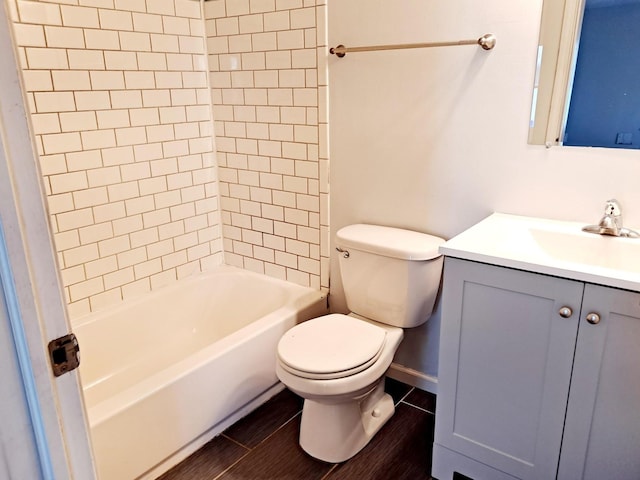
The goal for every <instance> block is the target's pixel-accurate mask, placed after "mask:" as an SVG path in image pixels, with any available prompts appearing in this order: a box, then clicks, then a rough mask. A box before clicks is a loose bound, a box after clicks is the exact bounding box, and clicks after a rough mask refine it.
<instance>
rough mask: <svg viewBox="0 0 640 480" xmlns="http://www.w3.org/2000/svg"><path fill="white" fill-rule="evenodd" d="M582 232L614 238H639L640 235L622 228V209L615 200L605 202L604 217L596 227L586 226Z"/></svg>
mask: <svg viewBox="0 0 640 480" xmlns="http://www.w3.org/2000/svg"><path fill="white" fill-rule="evenodd" d="M582 231H584V232H588V233H598V234H600V235H611V236H614V237H629V238H640V234H639V233H638V232H636V231H634V230H631V229H629V228H625V227H623V226H622V209H621V208H620V204H619V203H618V201H617V200H616V199H613V198H612V199H611V200H607V203H606V205H605V207H604V215H603V217H602V218H601V219H600V222H599V223H598V225H587V226H586V227H583V228H582Z"/></svg>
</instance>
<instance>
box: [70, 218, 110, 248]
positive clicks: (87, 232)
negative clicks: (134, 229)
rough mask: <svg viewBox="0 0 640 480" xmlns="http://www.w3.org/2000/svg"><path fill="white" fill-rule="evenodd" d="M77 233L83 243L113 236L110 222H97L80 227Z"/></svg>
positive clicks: (95, 241)
mask: <svg viewBox="0 0 640 480" xmlns="http://www.w3.org/2000/svg"><path fill="white" fill-rule="evenodd" d="M78 233H79V234H80V242H81V243H82V244H83V245H86V244H89V243H92V244H95V243H97V242H99V241H101V240H106V239H107V238H113V227H112V225H111V222H105V223H98V224H95V225H89V226H87V227H83V228H80V229H79V230H78Z"/></svg>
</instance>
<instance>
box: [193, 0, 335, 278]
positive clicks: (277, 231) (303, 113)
mask: <svg viewBox="0 0 640 480" xmlns="http://www.w3.org/2000/svg"><path fill="white" fill-rule="evenodd" d="M326 7H327V6H326V0H321V1H317V0H208V1H206V2H205V3H204V15H205V25H206V27H205V30H206V35H207V49H208V57H209V62H208V63H209V70H210V82H211V95H212V99H213V116H214V121H215V123H214V129H215V132H216V145H217V159H218V165H219V177H220V178H219V185H220V201H221V207H222V208H221V210H222V221H223V238H224V250H225V259H226V261H227V263H230V264H234V265H237V266H240V267H243V268H246V269H249V270H254V271H257V272H260V273H264V274H267V275H270V276H274V277H278V278H281V279H286V280H288V281H292V282H295V283H299V284H302V285H307V286H311V287H315V288H324V289H326V288H328V286H329V279H328V271H329V268H328V266H329V259H328V255H329V253H328V246H329V241H328V240H329V238H328V235H329V234H328V225H329V219H328V198H329V196H328V193H329V191H328V188H329V182H328V156H327V143H328V140H327V138H328V137H327V101H326V97H327V69H326V56H327V48H326V46H327V34H326V20H325V19H326Z"/></svg>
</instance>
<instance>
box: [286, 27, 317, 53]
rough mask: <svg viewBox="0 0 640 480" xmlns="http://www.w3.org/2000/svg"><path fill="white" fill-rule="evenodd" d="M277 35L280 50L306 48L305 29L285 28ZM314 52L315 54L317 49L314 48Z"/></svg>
mask: <svg viewBox="0 0 640 480" xmlns="http://www.w3.org/2000/svg"><path fill="white" fill-rule="evenodd" d="M277 35H278V49H279V50H286V49H289V50H293V49H296V48H304V31H303V30H284V31H280V32H278V33H277ZM313 54H314V55H315V50H313Z"/></svg>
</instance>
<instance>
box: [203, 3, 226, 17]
mask: <svg viewBox="0 0 640 480" xmlns="http://www.w3.org/2000/svg"><path fill="white" fill-rule="evenodd" d="M226 15H227V13H226V5H225V0H208V1H207V2H204V16H205V18H218V17H224V16H226Z"/></svg>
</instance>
